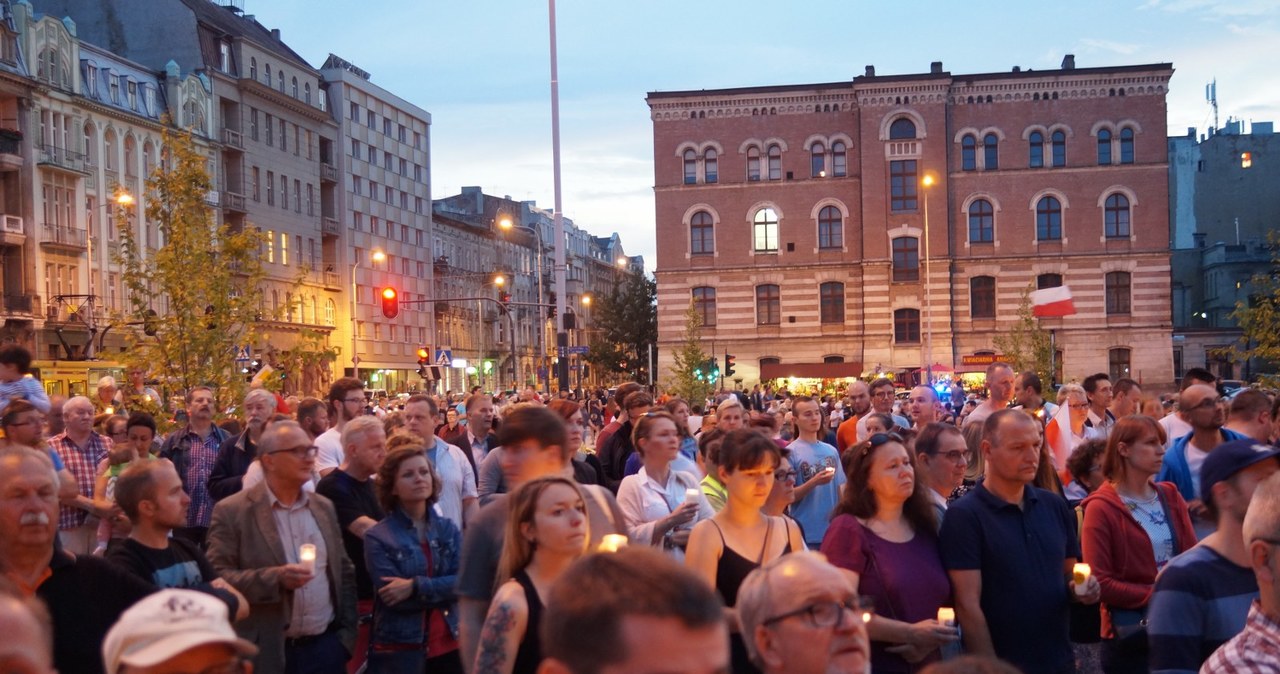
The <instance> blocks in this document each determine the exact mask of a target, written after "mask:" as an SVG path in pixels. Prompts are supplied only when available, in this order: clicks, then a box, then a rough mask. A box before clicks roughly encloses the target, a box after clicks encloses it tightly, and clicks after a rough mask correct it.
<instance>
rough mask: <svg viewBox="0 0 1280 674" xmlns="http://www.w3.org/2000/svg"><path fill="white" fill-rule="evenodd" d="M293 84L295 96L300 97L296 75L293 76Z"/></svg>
mask: <svg viewBox="0 0 1280 674" xmlns="http://www.w3.org/2000/svg"><path fill="white" fill-rule="evenodd" d="M291 84H292V92H293V94H292V95H293V97H294V98H297V97H298V78H296V77H295V78H293V81H292V82H291Z"/></svg>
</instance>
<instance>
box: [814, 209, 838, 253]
mask: <svg viewBox="0 0 1280 674" xmlns="http://www.w3.org/2000/svg"><path fill="white" fill-rule="evenodd" d="M843 246H844V216H843V215H842V214H841V213H840V209H838V208H836V207H835V206H823V207H822V210H820V211H818V247H819V248H842V247H843Z"/></svg>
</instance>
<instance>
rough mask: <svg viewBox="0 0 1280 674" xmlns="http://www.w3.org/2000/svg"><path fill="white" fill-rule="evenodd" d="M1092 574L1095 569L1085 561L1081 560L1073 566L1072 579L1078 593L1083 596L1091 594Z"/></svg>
mask: <svg viewBox="0 0 1280 674" xmlns="http://www.w3.org/2000/svg"><path fill="white" fill-rule="evenodd" d="M1092 575H1093V569H1091V568H1089V565H1088V564H1085V563H1084V562H1079V563H1077V564H1076V565H1075V566H1074V567H1072V568H1071V581H1072V583H1074V584H1075V588H1076V594H1078V595H1080V596H1082V597H1083V596H1085V595H1086V594H1089V589H1088V587H1089V578H1090V577H1091V576H1092Z"/></svg>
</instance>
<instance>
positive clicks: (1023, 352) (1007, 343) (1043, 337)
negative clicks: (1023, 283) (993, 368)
mask: <svg viewBox="0 0 1280 674" xmlns="http://www.w3.org/2000/svg"><path fill="white" fill-rule="evenodd" d="M994 343H995V346H996V348H997V349H998V350H999V351H1000V353H1001V354H1002V355H1003V357H1004V361H1005V362H1006V363H1008V364H1009V365H1011V366H1013V371H1014V372H1023V371H1025V370H1034V371H1035V373H1036V374H1038V375H1040V381H1042V382H1045V385H1046V386H1047V385H1048V384H1049V382H1052V381H1053V343H1052V340H1050V339H1049V331H1048V330H1045V329H1044V328H1043V327H1041V326H1040V321H1039V320H1037V319H1036V317H1035V315H1034V314H1033V313H1032V310H1031V286H1027V287H1026V288H1024V289H1023V291H1022V302H1021V304H1019V305H1018V321H1017V322H1016V323H1014V324H1013V326H1012V327H1010V328H1009V329H1008V330H1007V331H1006V332H1003V333H1001V334H999V335H996V337H995V339H994Z"/></svg>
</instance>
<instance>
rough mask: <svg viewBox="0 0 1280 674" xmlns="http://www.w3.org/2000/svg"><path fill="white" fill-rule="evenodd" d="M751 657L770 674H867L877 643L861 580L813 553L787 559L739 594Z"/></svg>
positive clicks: (759, 572)
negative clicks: (860, 597)
mask: <svg viewBox="0 0 1280 674" xmlns="http://www.w3.org/2000/svg"><path fill="white" fill-rule="evenodd" d="M736 608H737V611H738V621H739V623H740V624H741V625H742V638H743V640H744V641H745V642H746V647H747V654H748V655H749V656H750V657H751V661H752V662H753V663H755V665H756V666H758V667H760V669H761V671H763V672H764V674H775V673H777V674H781V673H783V672H786V673H787V674H867V673H868V672H870V671H871V643H870V641H869V640H868V638H867V626H866V620H867V616H866V615H864V613H863V611H862V610H861V608H860V606H859V604H858V586H857V576H855V575H854V574H853V573H851V572H849V571H845V570H842V569H838V568H836V567H834V566H832V565H831V564H830V563H829V562H827V558H826V557H824V556H822V554H820V553H817V552H812V551H807V550H806V551H801V552H795V553H792V554H789V555H783V556H781V557H779V558H777V559H775V560H773V561H771V562H769V563H767V564H765V565H764V566H761V567H759V568H757V569H755V570H754V571H752V572H751V573H750V574H749V575H748V576H747V578H746V580H744V581H743V582H742V586H741V587H740V588H739V589H738V601H737V606H736Z"/></svg>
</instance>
